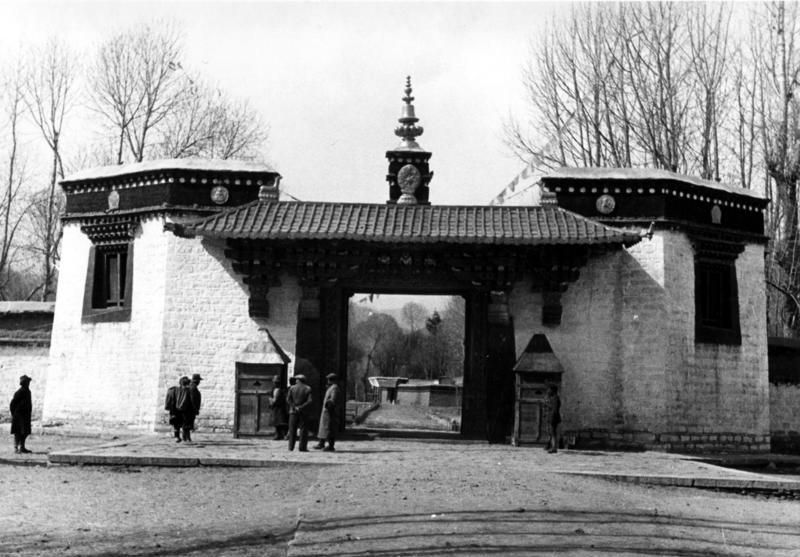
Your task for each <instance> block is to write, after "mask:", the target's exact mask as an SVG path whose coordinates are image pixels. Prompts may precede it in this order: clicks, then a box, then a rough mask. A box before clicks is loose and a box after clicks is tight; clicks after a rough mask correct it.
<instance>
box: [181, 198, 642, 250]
mask: <svg viewBox="0 0 800 557" xmlns="http://www.w3.org/2000/svg"><path fill="white" fill-rule="evenodd" d="M176 228H181V229H182V231H183V233H185V234H196V235H199V236H209V237H218V238H240V239H265V240H266V239H269V240H279V239H283V240H336V239H341V240H359V241H371V242H385V243H395V242H421V243H453V244H506V245H545V244H620V243H624V244H626V245H631V244H635V243H636V242H638V240H639V238H640V235H639V234H638V233H636V232H633V231H630V230H621V229H619V228H612V227H609V226H605V225H603V224H600V223H598V222H595V221H593V220H590V219H587V218H585V217H582V216H580V215H577V214H575V213H572V212H570V211H567V210H564V209H561V208H559V207H557V206H553V205H551V206H542V207H504V206H452V205H389V204H386V205H378V204H359V203H321V202H268V203H265V202H260V203H259V202H254V203H250V204H248V205H243V206H241V207H238V208H236V209H233V210H231V211H226V212H223V213H219V214H217V215H214V216H211V217H208V218H205V219H203V220H201V221H195V222H193V223H187V224H185V225H183V226H182V227H176Z"/></svg>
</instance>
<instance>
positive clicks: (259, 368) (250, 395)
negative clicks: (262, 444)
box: [234, 362, 280, 437]
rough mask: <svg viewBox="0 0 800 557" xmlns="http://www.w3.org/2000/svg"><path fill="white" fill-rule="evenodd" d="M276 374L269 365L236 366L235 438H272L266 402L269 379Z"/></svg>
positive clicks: (270, 391)
mask: <svg viewBox="0 0 800 557" xmlns="http://www.w3.org/2000/svg"><path fill="white" fill-rule="evenodd" d="M279 373H280V371H279V370H276V367H275V366H273V365H269V364H244V363H240V362H239V363H237V364H236V404H235V407H236V409H235V413H236V415H235V419H234V437H240V436H264V437H266V436H272V435H274V434H275V430H274V427H273V425H272V412H271V410H270V407H269V399H270V396H271V394H272V389H273V385H272V377H273V376H274V375H277V374H279Z"/></svg>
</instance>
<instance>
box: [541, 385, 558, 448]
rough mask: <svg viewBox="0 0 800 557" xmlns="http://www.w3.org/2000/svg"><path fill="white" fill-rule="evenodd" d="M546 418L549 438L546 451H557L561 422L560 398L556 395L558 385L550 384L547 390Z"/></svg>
mask: <svg viewBox="0 0 800 557" xmlns="http://www.w3.org/2000/svg"><path fill="white" fill-rule="evenodd" d="M545 404H546V416H545V417H546V418H547V427H548V433H549V434H550V439H549V440H548V441H547V452H548V453H555V452H558V426H559V425H560V424H561V398H559V396H558V386H556V385H550V388H549V389H548V391H547V401H546V402H545Z"/></svg>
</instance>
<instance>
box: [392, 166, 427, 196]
mask: <svg viewBox="0 0 800 557" xmlns="http://www.w3.org/2000/svg"><path fill="white" fill-rule="evenodd" d="M421 180H422V176H421V175H420V173H419V170H418V169H417V167H416V166H414V165H413V164H407V165H405V166H404V167H403V168H401V169H400V171H399V172H398V173H397V185H398V186H399V187H400V191H401V192H403V195H401V196H400V199H398V200H397V202H398V203H401V204H415V203H416V202H417V198H416V197H414V192H415V191H417V188H418V187H419V183H420V181H421Z"/></svg>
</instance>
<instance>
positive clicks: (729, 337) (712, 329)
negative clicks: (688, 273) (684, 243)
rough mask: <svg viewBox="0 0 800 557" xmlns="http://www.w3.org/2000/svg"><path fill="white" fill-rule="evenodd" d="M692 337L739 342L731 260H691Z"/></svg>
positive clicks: (737, 305) (734, 281)
mask: <svg viewBox="0 0 800 557" xmlns="http://www.w3.org/2000/svg"><path fill="white" fill-rule="evenodd" d="M695 339H696V341H697V342H707V343H714V344H741V343H742V336H741V330H740V327H739V294H738V286H737V283H736V263H735V260H730V261H726V260H706V259H697V260H696V261H695Z"/></svg>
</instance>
